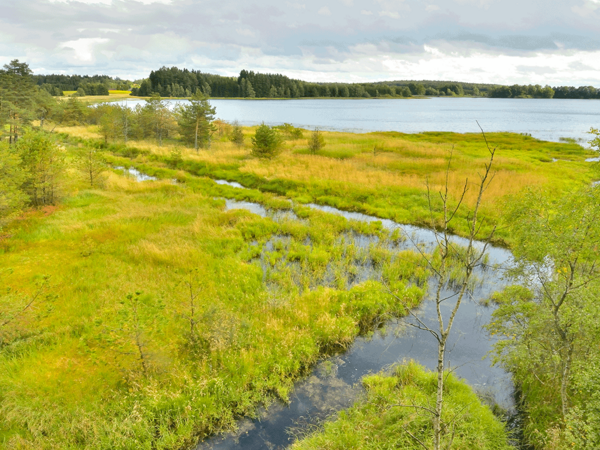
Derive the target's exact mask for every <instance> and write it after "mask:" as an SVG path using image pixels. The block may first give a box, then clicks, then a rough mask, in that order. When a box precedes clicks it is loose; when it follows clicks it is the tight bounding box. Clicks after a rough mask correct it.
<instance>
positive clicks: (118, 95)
mask: <svg viewBox="0 0 600 450" xmlns="http://www.w3.org/2000/svg"><path fill="white" fill-rule="evenodd" d="M76 93H77V91H63V95H64V97H57V98H58V99H59V100H64V101H66V99H67V98H68V97H69V96H71V95H73V94H76ZM130 94H131V92H130V91H116V90H111V91H109V92H108V95H84V96H83V97H77V100H79V101H81V102H84V103H89V104H94V103H105V102H116V101H119V100H126V99H132V98H140V97H135V96H131V95H130Z"/></svg>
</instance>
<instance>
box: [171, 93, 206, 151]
mask: <svg viewBox="0 0 600 450" xmlns="http://www.w3.org/2000/svg"><path fill="white" fill-rule="evenodd" d="M189 102H190V103H189V104H187V105H181V106H180V107H179V108H178V109H177V116H178V120H177V122H178V124H179V132H180V133H181V136H182V138H183V139H184V141H186V142H187V143H193V144H194V149H195V150H196V151H198V148H199V147H208V145H209V143H210V137H211V135H212V133H213V132H214V127H213V126H212V124H211V122H212V121H213V120H214V118H215V111H216V110H215V107H214V106H211V105H210V103H209V101H208V98H207V97H205V96H203V95H202V94H201V93H200V92H196V93H195V94H194V95H193V96H192V98H191V99H190V100H189Z"/></svg>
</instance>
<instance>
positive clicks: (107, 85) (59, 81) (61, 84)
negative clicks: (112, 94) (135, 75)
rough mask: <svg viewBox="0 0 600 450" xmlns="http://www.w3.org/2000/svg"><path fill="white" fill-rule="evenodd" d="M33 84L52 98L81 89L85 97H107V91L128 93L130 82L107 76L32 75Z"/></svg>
mask: <svg viewBox="0 0 600 450" xmlns="http://www.w3.org/2000/svg"><path fill="white" fill-rule="evenodd" d="M32 79H33V81H34V83H35V84H36V85H37V86H39V87H40V88H42V89H44V90H46V91H47V92H48V93H50V94H51V95H53V96H62V95H63V92H64V91H78V90H79V89H83V91H84V92H85V93H86V95H108V90H109V89H117V90H123V91H128V90H130V89H131V86H132V82H131V81H128V80H121V79H120V78H118V77H117V78H112V77H109V76H108V75H92V76H89V75H58V74H52V75H32Z"/></svg>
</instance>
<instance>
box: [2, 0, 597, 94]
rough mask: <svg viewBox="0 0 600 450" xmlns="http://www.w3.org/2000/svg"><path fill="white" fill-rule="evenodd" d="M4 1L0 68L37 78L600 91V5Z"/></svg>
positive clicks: (450, 0)
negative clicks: (225, 78)
mask: <svg viewBox="0 0 600 450" xmlns="http://www.w3.org/2000/svg"><path fill="white" fill-rule="evenodd" d="M5 3H6V5H3V7H2V8H3V9H2V15H0V65H1V64H4V63H6V62H9V61H10V60H11V59H14V58H19V59H21V60H25V61H27V62H29V63H30V65H31V67H32V68H33V69H34V70H36V71H44V72H67V73H89V74H93V73H98V72H103V73H107V74H109V75H117V76H120V77H122V78H140V77H145V76H147V75H148V73H149V72H150V70H153V69H156V68H158V67H161V66H163V65H177V66H179V67H188V68H194V69H199V70H202V71H203V72H213V73H220V74H223V75H235V74H237V73H239V70H241V69H242V68H247V69H253V70H261V71H265V70H269V71H274V72H280V73H282V72H283V73H287V74H290V75H292V74H302V76H303V77H304V78H307V79H312V80H316V81H325V80H328V81H333V80H336V79H339V80H356V81H360V80H361V79H364V80H372V79H380V80H383V79H390V78H399V77H425V78H428V79H441V78H446V77H453V78H455V79H457V78H463V77H470V76H472V77H473V78H477V77H478V79H477V80H476V81H481V82H492V81H496V82H498V81H499V80H506V81H507V82H517V80H521V81H527V80H528V77H529V78H530V79H531V80H536V82H540V83H544V82H545V81H547V82H557V83H558V82H560V83H562V84H570V83H583V84H595V85H598V86H600V76H599V75H598V74H599V73H600V67H598V66H597V64H596V63H595V59H598V52H599V51H600V30H599V29H598V26H597V24H598V23H599V22H600V0H570V1H569V2H565V1H563V0H547V1H546V2H544V4H543V5H541V4H539V3H538V2H523V1H522V0H518V1H517V0H430V1H428V2H421V1H419V0H337V1H335V2H334V1H329V2H322V1H318V2H317V1H314V0H289V1H287V2H280V1H276V0H256V1H255V2H252V3H248V2H244V1H241V0H230V1H228V2H222V1H217V0H203V2H202V3H201V5H200V4H199V2H198V1H196V0H28V1H27V2H17V1H13V2H5ZM315 12H317V13H316V14H315ZM498 61H502V62H503V63H502V64H501V65H499V64H497V62H498ZM489 67H493V68H494V70H493V71H490V70H488V68H489ZM590 67H591V68H592V69H590ZM552 70H554V72H552Z"/></svg>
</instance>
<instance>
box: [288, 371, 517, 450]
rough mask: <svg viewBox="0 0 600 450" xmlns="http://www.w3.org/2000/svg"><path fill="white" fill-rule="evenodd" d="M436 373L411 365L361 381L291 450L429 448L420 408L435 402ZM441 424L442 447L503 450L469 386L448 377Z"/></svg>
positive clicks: (427, 424) (501, 437)
mask: <svg viewBox="0 0 600 450" xmlns="http://www.w3.org/2000/svg"><path fill="white" fill-rule="evenodd" d="M436 376H437V375H436V374H434V373H432V372H427V371H426V370H425V369H423V368H422V367H421V366H419V365H417V364H416V363H414V362H412V361H411V362H408V363H407V364H405V365H401V366H397V367H396V368H395V369H394V371H393V373H392V374H388V375H386V374H378V375H371V376H368V377H365V378H364V379H363V385H364V386H365V388H366V393H365V395H364V397H363V398H362V399H360V400H359V401H357V402H356V404H355V405H354V406H353V407H351V408H349V409H348V410H345V411H342V412H340V413H338V415H337V417H335V418H334V419H332V420H330V421H328V422H326V423H325V424H324V425H323V426H322V427H321V428H319V429H317V430H315V431H314V432H312V433H310V434H309V435H307V436H305V437H304V438H303V439H300V440H299V441H297V442H296V443H295V444H294V445H293V446H292V449H293V450H325V449H327V450H363V449H407V450H408V449H414V450H417V449H422V448H432V438H431V436H432V431H431V417H430V415H429V413H428V412H427V411H426V410H425V409H424V408H428V407H430V406H431V405H432V404H434V403H435V387H436ZM446 387H447V391H446V392H445V398H446V404H445V406H446V409H445V411H444V414H445V417H444V420H446V421H448V422H449V423H452V424H453V426H454V429H453V430H450V429H449V430H447V431H448V434H447V436H446V439H445V442H444V445H448V444H449V443H450V439H451V437H452V447H451V448H457V449H475V448H477V449H481V450H508V449H510V448H513V447H511V446H510V445H509V444H508V439H507V434H506V431H505V429H504V425H503V424H502V422H501V421H500V420H498V419H497V418H496V417H494V415H493V414H492V412H491V410H490V409H489V408H488V407H487V406H485V405H483V404H482V403H481V401H480V400H479V399H478V398H477V396H476V395H475V394H474V393H473V391H472V390H471V388H470V387H469V386H468V385H466V384H465V383H464V382H461V381H459V380H458V379H457V378H456V377H455V376H454V375H452V374H448V378H447V385H446Z"/></svg>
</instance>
